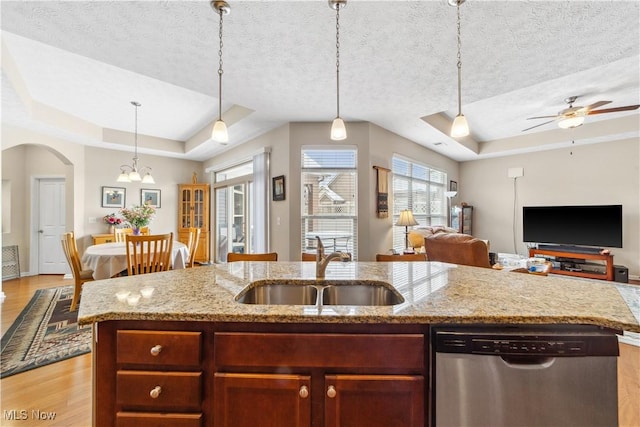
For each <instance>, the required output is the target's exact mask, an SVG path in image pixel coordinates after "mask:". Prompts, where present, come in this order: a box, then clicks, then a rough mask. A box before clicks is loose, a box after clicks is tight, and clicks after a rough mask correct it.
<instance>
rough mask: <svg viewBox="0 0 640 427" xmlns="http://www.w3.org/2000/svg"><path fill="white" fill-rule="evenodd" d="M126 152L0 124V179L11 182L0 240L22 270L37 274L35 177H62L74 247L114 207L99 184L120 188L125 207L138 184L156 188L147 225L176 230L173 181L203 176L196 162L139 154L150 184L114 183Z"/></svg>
mask: <svg viewBox="0 0 640 427" xmlns="http://www.w3.org/2000/svg"><path fill="white" fill-rule="evenodd" d="M132 157H133V153H127V152H123V151H114V150H106V149H102V148H96V147H89V146H84V145H81V144H76V143H73V142H69V141H64V140H60V139H56V138H51V137H47V136H44V135H40V134H37V133H34V132H30V131H26V130H24V129H18V128H13V127H11V126H6V125H3V127H2V179H9V180H11V181H12V192H11V199H12V200H11V205H12V206H11V209H12V215H11V222H12V226H11V233H8V234H4V235H3V242H2V244H3V245H8V244H17V245H18V246H19V247H20V264H21V265H20V267H21V271H22V272H23V274H37V271H35V270H36V269H37V267H36V268H32V264H33V263H30V262H29V260H30V258H31V259H34V256H35V255H37V252H35V248H34V247H33V246H34V243H33V242H37V240H35V235H34V233H33V232H32V227H31V221H30V212H31V198H32V189H31V186H32V182H33V181H34V179H35V178H38V177H52V176H57V177H65V179H66V182H67V186H66V187H67V191H66V196H67V229H68V230H73V231H75V233H76V236H77V238H78V244H79V249H80V251H82V250H84V247H86V246H87V245H89V244H91V234H97V233H105V232H107V230H108V228H107V225H106V224H104V223H103V222H102V217H103V216H104V215H106V214H108V213H111V212H115V211H117V210H116V209H110V208H102V207H100V202H101V187H102V186H111V187H124V188H126V191H127V194H126V205H127V206H131V205H133V204H139V203H140V189H141V188H151V189H159V190H161V208H160V209H159V210H158V213H157V215H156V218H155V219H154V221H153V222H152V224H151V229H152V230H154V231H158V232H171V231H173V232H174V233H177V209H178V208H177V204H176V201H177V197H178V189H177V184H178V183H190V182H191V176H192V173H193V172H196V173H197V174H198V176H199V177H203V175H204V172H203V168H202V163H201V162H193V161H187V160H179V159H173V158H167V157H158V156H151V155H146V154H139V157H140V159H141V161H140V163H141V164H142V165H147V164H148V165H149V166H152V167H153V176H154V178H155V180H156V184H153V185H148V184H144V185H142V184H133V183H129V184H124V183H118V182H116V177H117V175H118V172H119V169H118V166H120V165H121V164H130V163H131V161H132ZM94 219H95V222H93V220H94ZM34 254H35V255H34ZM33 265H35V264H33Z"/></svg>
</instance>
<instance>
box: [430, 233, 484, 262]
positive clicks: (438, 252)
mask: <svg viewBox="0 0 640 427" xmlns="http://www.w3.org/2000/svg"><path fill="white" fill-rule="evenodd" d="M424 248H425V252H426V254H427V259H428V260H429V261H441V262H448V263H452V264H462V265H470V266H474V267H485V268H491V262H490V261H489V245H488V243H487V242H486V241H484V240H482V239H477V238H475V237H473V236H470V235H468V234H462V233H436V234H432V235H430V236H427V237H425V238H424Z"/></svg>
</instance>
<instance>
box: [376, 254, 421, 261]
mask: <svg viewBox="0 0 640 427" xmlns="http://www.w3.org/2000/svg"><path fill="white" fill-rule="evenodd" d="M426 260H427V255H426V254H398V255H390V254H376V261H378V262H396V261H400V262H403V261H426Z"/></svg>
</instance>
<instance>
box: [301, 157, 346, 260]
mask: <svg viewBox="0 0 640 427" xmlns="http://www.w3.org/2000/svg"><path fill="white" fill-rule="evenodd" d="M356 160H357V151H356V150H355V149H353V148H347V147H345V148H337V147H336V148H333V149H306V148H303V149H302V176H301V183H302V188H301V192H302V193H301V195H302V197H301V203H302V207H301V212H302V221H301V223H302V233H301V236H302V250H303V251H305V252H315V250H316V238H315V236H318V237H320V239H321V241H322V244H323V246H324V247H325V251H326V252H327V253H330V252H333V251H341V252H349V253H351V256H352V258H353V259H354V260H357V248H358V231H357V230H358V195H357V188H358V173H357V169H356Z"/></svg>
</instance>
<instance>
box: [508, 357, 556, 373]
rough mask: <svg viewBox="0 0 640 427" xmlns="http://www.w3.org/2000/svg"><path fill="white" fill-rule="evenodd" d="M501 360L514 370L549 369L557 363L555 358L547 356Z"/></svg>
mask: <svg viewBox="0 0 640 427" xmlns="http://www.w3.org/2000/svg"><path fill="white" fill-rule="evenodd" d="M500 359H502V361H503V362H504V364H505V365H507V366H508V367H509V368H512V369H531V370H534V369H547V368H550V367H551V366H552V365H553V364H554V362H555V361H556V358H555V357H546V356H505V355H502V356H500Z"/></svg>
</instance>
